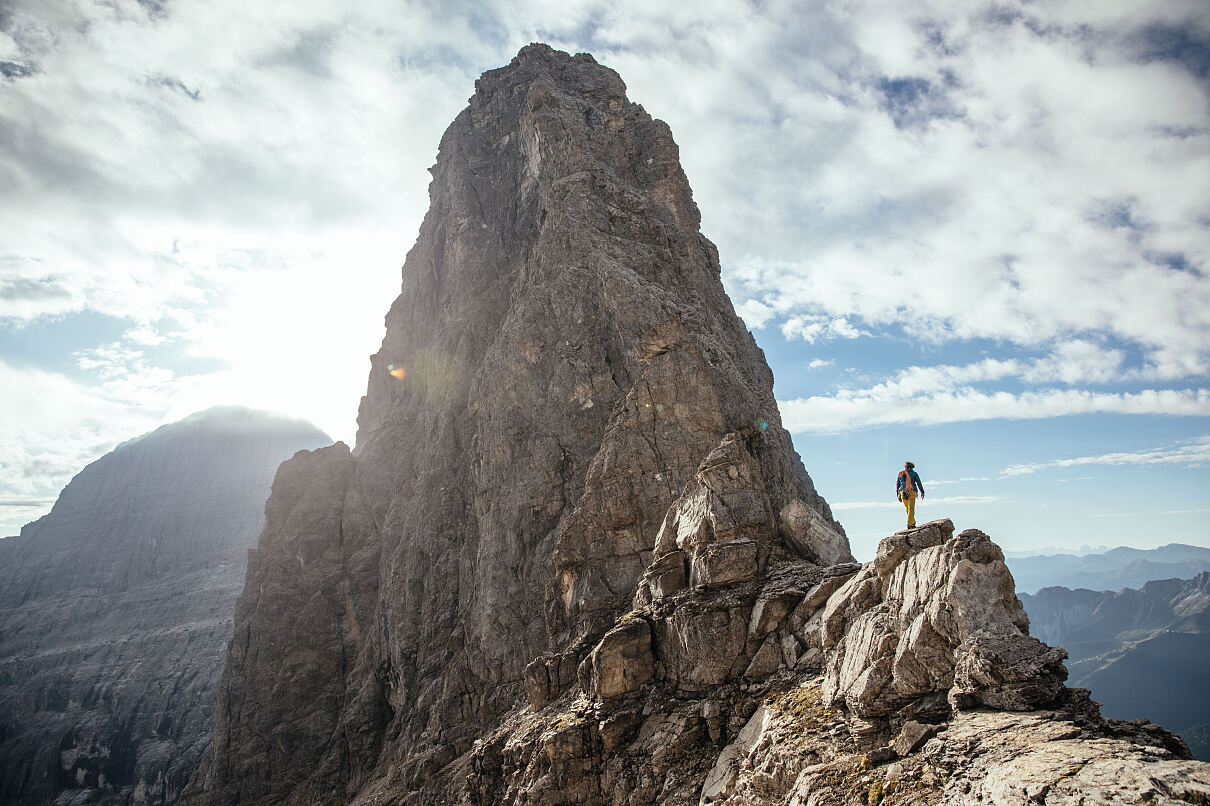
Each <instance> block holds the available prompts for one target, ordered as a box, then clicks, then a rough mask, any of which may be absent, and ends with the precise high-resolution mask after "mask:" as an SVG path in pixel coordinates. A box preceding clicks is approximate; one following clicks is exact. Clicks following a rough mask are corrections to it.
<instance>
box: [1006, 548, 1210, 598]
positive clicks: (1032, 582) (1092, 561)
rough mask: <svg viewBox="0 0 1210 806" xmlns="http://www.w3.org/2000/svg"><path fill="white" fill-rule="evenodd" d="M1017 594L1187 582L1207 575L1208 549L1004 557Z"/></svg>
mask: <svg viewBox="0 0 1210 806" xmlns="http://www.w3.org/2000/svg"><path fill="white" fill-rule="evenodd" d="M1006 561H1007V562H1008V567H1009V569H1011V570H1012V572H1013V578H1014V579H1015V580H1016V581H1017V590H1018V591H1022V592H1024V593H1035V592H1037V591H1038V590H1040V589H1042V588H1048V587H1056V586H1058V587H1064V588H1071V589H1072V590H1075V589H1078V588H1085V589H1087V590H1115V591H1116V590H1121V589H1122V588H1139V587H1142V586H1143V585H1144V584H1146V583H1147V582H1151V581H1152V580H1159V579H1191V578H1193V577H1195V576H1197V575H1198V574H1200V573H1202V572H1203V571H1210V548H1202V547H1200V546H1188V545H1184V544H1182V543H1170V544H1168V545H1166V546H1160V547H1159V548H1154V549H1135V548H1130V547H1128V546H1121V547H1118V548H1114V549H1110V550H1108V551H1105V552H1101V553H1098V554H1082V555H1074V554H1048V555H1025V556H1012V555H1009V556H1008V557H1006Z"/></svg>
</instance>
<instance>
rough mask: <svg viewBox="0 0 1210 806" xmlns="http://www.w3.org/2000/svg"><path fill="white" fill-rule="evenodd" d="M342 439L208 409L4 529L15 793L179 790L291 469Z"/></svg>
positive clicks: (6, 720)
mask: <svg viewBox="0 0 1210 806" xmlns="http://www.w3.org/2000/svg"><path fill="white" fill-rule="evenodd" d="M327 441H328V439H327V437H326V436H324V435H323V434H322V433H321V432H319V431H317V430H316V429H315V428H314V427H312V426H310V425H307V424H305V423H298V422H294V421H289V420H284V419H281V418H277V417H273V416H270V415H265V414H261V413H258V412H251V411H247V410H242V409H216V410H211V411H208V412H203V413H202V414H200V415H195V416H194V417H192V418H190V419H188V420H185V421H182V422H180V423H176V424H173V425H169V426H165V427H164V428H161V429H159V430H158V431H156V432H154V433H151V434H148V435H146V436H143V437H140V438H138V439H136V440H132V441H130V442H127V443H125V444H123V445H121V446H119V447H118V448H116V449H114V450H113V451H112V452H111V453H109V454H106V455H105V456H104V457H102V458H101V459H98V460H97V461H96V462H93V463H92V464H90V465H89V466H88V467H86V468H85V469H84V470H83V471H81V472H80V473H79V475H77V476H76V477H75V478H74V479H73V480H72V482H71V483H70V484H68V485H67V487H65V488H64V490H63V492H62V494H61V495H60V496H59V499H58V501H57V502H56V504H55V506H54V509H52V511H51V512H50V513H49V514H48V515H46V516H45V517H43V518H41V519H39V520H37V521H35V522H34V523H31V524H29V525H28V526H26V527H25V528H24V529H23V530H22V532H21V535H20V536H19V537H12V538H7V539H5V540H0V803H2V804H4V806H17V804H20V805H21V806H35V805H37V806H41V804H48V803H52V802H54V803H73V804H74V803H81V804H82V803H91V804H106V805H107V806H118V805H119V804H122V805H123V806H124V805H125V804H169V803H173V802H174V801H175V800H176V798H177V796H178V795H179V794H180V791H181V789H182V788H183V787H184V785H185V783H186V781H188V779H189V776H190V775H191V774H192V773H193V771H194V769H195V768H196V767H197V765H198V762H199V761H200V760H201V757H202V754H203V752H204V751H205V749H206V746H207V744H208V742H209V739H210V732H211V727H212V725H213V721H214V709H213V703H214V697H215V693H216V689H217V687H218V681H219V675H220V672H221V670H222V654H223V647H224V645H225V643H226V642H227V640H228V639H229V637H230V634H231V625H232V621H231V611H232V608H233V605H234V603H235V599H236V597H237V596H238V594H239V591H240V586H241V585H242V581H243V577H244V567H245V564H246V556H247V550H248V548H249V547H250V546H252V545H253V544H254V542H255V540H256V536H257V534H258V532H259V531H260V526H261V521H262V517H263V515H262V513H263V511H264V502H265V498H266V497H267V496H268V494H269V485H270V482H271V481H272V478H273V473H274V470H275V468H276V467H277V465H278V464H279V463H280V462H281V461H282V460H283V459H285V458H287V457H289V456H290V455H291V454H292V453H294V452H295V451H298V450H301V449H305V448H312V447H315V446H317V445H321V444H323V443H325V442H327Z"/></svg>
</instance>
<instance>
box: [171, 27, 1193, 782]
mask: <svg viewBox="0 0 1210 806" xmlns="http://www.w3.org/2000/svg"><path fill="white" fill-rule="evenodd" d="M624 89H625V88H624V85H623V84H622V82H621V80H620V79H619V78H618V76H617V75H616V74H615V73H613V72H612V71H610V70H608V69H606V68H604V67H601V66H600V65H598V64H597V63H596V62H595V61H594V60H593V59H592V58H591V57H589V56H587V55H584V54H581V55H577V56H574V57H573V56H568V55H567V54H564V53H559V52H556V51H553V50H551V49H550V48H547V47H545V46H542V45H531V46H529V47H526V48H524V49H523V50H522V51H521V52H520V54H518V56H517V58H516V59H514V60H513V62H512V63H511V64H510V65H509V66H508V67H505V68H502V69H500V70H494V71H491V72H488V73H486V74H485V75H484V76H483V77H482V78H481V79H480V80H479V82H478V84H477V87H476V92H475V95H474V96H473V97H472V98H471V101H470V106H469V107H468V108H467V109H466V110H465V111H464V112H463V113H462V114H460V115H459V116H458V118H457V119H456V120H455V121H454V123H453V124H452V125H451V126H450V128H449V130H448V131H447V132H446V134H445V136H444V138H443V139H442V143H441V148H440V153H439V155H438V159H437V164H436V166H435V167H434V168H433V169H432V170H433V176H434V179H433V183H432V185H431V186H430V198H431V207H430V210H429V213H428V215H427V216H426V218H425V221H424V223H423V225H422V227H421V231H420V237H419V239H418V241H417V244H416V246H415V247H414V248H413V249H412V251H411V252H410V253H409V255H408V258H407V261H406V263H405V265H404V268H403V293H402V294H401V296H400V297H399V298H398V299H397V300H396V302H395V304H394V305H393V306H392V308H391V310H390V313H389V314H388V316H387V334H386V337H385V339H384V341H383V346H382V349H381V351H380V352H379V353H378V354H377V355H376V356H374V358H373V360H372V374H371V378H370V382H369V388H368V391H367V394H366V396H365V398H364V399H363V400H362V405H361V412H360V417H359V433H358V440H357V447H356V449H355V450H354V451H353V452H352V453H351V454H350V453H349V452H347V451H346V450H344V449H343V448H342V447H341V446H337V447H334V448H330V449H327V450H325V451H320V452H317V453H314V454H307V455H303V456H300V457H297V458H296V459H294V460H292V461H290V462H288V463H286V464H285V465H283V467H282V469H281V471H280V472H279V475H278V479H277V481H276V483H275V485H274V491H273V496H272V498H271V499H270V501H269V504H268V507H267V513H268V514H267V520H266V525H265V530H264V533H263V534H262V536H261V539H260V542H259V544H258V548H257V550H256V552H255V554H254V556H253V560H252V562H251V563H250V564H249V569H248V578H247V583H246V586H245V589H244V593H243V594H242V595H241V597H240V601H239V605H238V607H237V613H236V623H235V629H234V637H233V639H232V643H231V649H230V652H229V653H228V661H227V667H226V669H225V671H224V675H223V682H222V684H221V686H220V691H219V695H218V705H217V713H216V724H215V735H214V743H213V753H212V755H211V756H210V757H209V758H208V759H207V760H206V761H205V762H203V765H202V766H201V768H199V771H198V773H197V774H196V775H195V777H194V778H193V780H192V781H191V782H190V785H189V787H188V788H187V790H186V792H185V793H184V794H183V795H182V798H181V800H180V803H181V804H183V806H235V805H236V804H300V805H301V804H358V805H359V806H369V805H370V804H375V805H376V806H384V805H385V804H460V803H461V804H537V803H542V804H552V805H553V804H573V803H574V804H617V805H618V806H621V805H622V804H628V805H629V806H638V804H654V803H661V804H699V803H721V802H731V803H784V802H795V803H808V802H809V803H816V804H823V803H828V804H831V803H863V804H868V803H877V802H880V800H881V799H882V798H883V794H884V793H883V792H874V793H873V794H871V793H872V790H871V786H873V784H874V780H873V778H869V779H867V780H865V781H862V780H860V779H859V778H852V777H851V776H850V773H852V772H853V768H855V767H857V766H860V768H861V769H860V771H859V772H857V773H854V774H855V775H867V774H868V773H867V771H868V770H871V769H873V768H874V767H875V766H877V765H879V764H885V763H887V762H890V761H892V760H894V759H897V758H899V756H900V755H902V759H900V760H899V761H898V762H896V763H898V764H900V774H901V775H902V776H904V780H912V781H917V782H923V781H924V780H925V775H926V773H927V775H930V776H932V778H931V779H928V780H929V781H931V783H928V784H924V783H922V784H921V788H920V791H921V792H922V793H924V792H927V793H930V794H929V795H928V797H931V798H932V799H931V800H928V799H925V795H921V798H922V799H917V800H915V801H910V802H919V803H925V802H929V803H933V802H938V801H939V800H940V799H942V798H949V799H950V802H958V801H955V800H954V798H958V797H961V796H960V795H958V794H954V793H957V792H961V793H963V795H965V794H966V793H971V792H983V791H984V790H977V789H976V787H978V786H985V784H984V783H982V782H983V781H984V779H985V778H987V777H989V776H990V775H991V772H988V773H987V774H986V775H984V776H983V777H980V775H979V770H981V769H986V770H989V771H990V770H994V769H999V767H996V766H995V765H999V764H1014V763H1016V759H1018V758H1019V757H1020V752H1017V751H1022V752H1023V750H1024V748H1025V747H1026V742H1027V736H1028V734H1029V731H1030V730H1032V729H1033V726H1040V727H1039V728H1038V730H1039V733H1038V734H1037V736H1038V737H1043V736H1045V741H1055V742H1060V741H1073V742H1075V744H1074V745H1063V746H1061V747H1060V748H1059V749H1058V750H1056V755H1048V756H1046V760H1045V763H1044V764H1043V763H1042V762H1039V765H1036V766H1038V769H1043V767H1045V771H1044V772H1039V773H1038V776H1037V777H1038V780H1039V781H1048V780H1052V779H1053V780H1054V781H1055V782H1056V783H1055V784H1054V785H1053V786H1052V789H1051V790H1046V791H1054V792H1055V793H1060V792H1065V791H1066V790H1064V789H1062V787H1063V786H1066V784H1063V783H1062V782H1061V781H1059V779H1060V778H1064V777H1067V778H1070V777H1072V775H1073V774H1074V773H1073V769H1074V767H1073V765H1075V764H1077V763H1083V762H1076V761H1072V759H1074V758H1077V757H1079V758H1085V757H1087V759H1089V761H1088V762H1087V764H1088V766H1089V772H1088V773H1086V776H1087V780H1088V781H1094V780H1095V781H1096V782H1097V783H1096V785H1097V786H1100V785H1101V783H1102V782H1103V783H1104V784H1105V786H1106V787H1112V785H1113V782H1111V781H1110V780H1109V776H1108V775H1106V774H1103V772H1104V770H1106V769H1109V767H1107V766H1106V767H1098V768H1096V770H1095V771H1094V770H1093V769H1092V767H1093V764H1094V762H1095V763H1100V762H1099V761H1097V760H1098V759H1104V760H1106V761H1105V763H1106V764H1107V765H1111V764H1117V765H1118V766H1119V767H1121V768H1122V769H1128V770H1129V771H1130V772H1129V775H1122V776H1118V779H1117V780H1119V781H1130V782H1132V783H1130V784H1129V786H1130V787H1134V788H1130V789H1125V788H1124V789H1122V790H1121V791H1122V792H1129V793H1130V794H1131V795H1132V796H1133V794H1135V793H1136V791H1137V792H1138V793H1142V790H1141V789H1139V788H1138V787H1135V783H1138V782H1142V781H1144V780H1146V781H1155V780H1161V779H1162V782H1163V784H1162V785H1163V787H1166V788H1165V789H1162V792H1163V793H1164V796H1165V797H1179V796H1181V795H1180V793H1181V792H1194V793H1203V794H1205V795H1210V789H1206V784H1207V783H1208V782H1210V778H1207V774H1206V770H1207V768H1206V767H1205V766H1204V765H1197V764H1196V763H1194V762H1189V761H1187V760H1185V759H1187V756H1188V751H1187V749H1186V748H1185V747H1184V746H1183V744H1182V743H1181V742H1180V740H1179V739H1177V738H1176V737H1174V736H1172V735H1171V734H1168V733H1167V732H1166V731H1163V730H1161V729H1158V728H1155V727H1154V726H1143V725H1136V726H1126V727H1122V726H1120V725H1115V724H1114V723H1110V722H1106V721H1104V720H1101V719H1100V717H1099V716H1098V715H1097V714H1096V708H1095V706H1094V705H1093V704H1091V703H1090V702H1089V701H1088V700H1087V698H1086V696H1082V695H1081V694H1080V693H1079V692H1072V691H1069V690H1068V689H1066V688H1065V687H1064V686H1063V684H1062V681H1063V677H1064V674H1065V672H1064V669H1063V665H1062V659H1063V653H1062V650H1057V649H1053V648H1051V647H1048V646H1046V645H1044V644H1041V643H1040V642H1038V641H1037V640H1035V639H1033V638H1031V637H1029V635H1028V622H1027V620H1026V619H1025V616H1024V613H1023V611H1022V609H1021V604H1020V601H1019V600H1018V599H1017V598H1016V596H1015V595H1014V594H1013V585H1012V579H1011V576H1010V575H1009V573H1008V571H1007V569H1006V567H1005V566H1004V563H1003V557H1002V555H1001V553H1000V551H999V549H998V548H996V546H995V545H994V544H993V543H992V542H991V541H990V540H989V539H988V538H987V536H986V535H983V534H982V533H980V532H977V531H968V532H964V533H962V534H960V535H958V536H954V535H953V526H952V524H949V523H948V522H935V523H932V524H926V525H925V526H924V527H921V528H920V529H915V530H910V531H907V532H903V533H899V534H896V535H893V536H892V537H890V538H888V539H887V540H886V541H884V542H883V544H882V546H881V548H880V550H879V555H878V558H877V559H876V560H874V561H873V562H871V563H867V564H865V565H858V564H857V563H856V562H854V561H853V558H852V556H851V555H850V553H849V549H848V543H847V539H846V538H845V536H844V531H843V529H842V528H841V527H840V525H839V524H837V523H836V522H835V520H834V519H833V518H832V515H831V512H830V510H829V508H828V505H827V503H826V502H825V501H824V500H823V499H822V498H821V497H820V495H819V494H818V493H817V492H816V490H815V489H814V486H813V485H812V483H811V480H810V478H809V477H808V476H807V474H806V471H805V469H804V468H803V465H802V463H801V462H800V461H799V458H798V456H797V454H796V453H795V452H794V449H793V446H792V445H791V442H790V438H789V435H788V434H787V433H786V432H785V431H784V430H783V429H782V427H781V425H780V421H779V419H778V413H777V406H776V403H775V401H774V399H773V395H772V377H771V375H770V373H769V370H768V367H767V365H766V364H765V362H764V358H763V356H762V354H761V352H760V350H759V349H758V348H757V347H756V345H755V343H754V341H753V339H752V337H751V335H750V334H749V333H748V332H747V330H746V329H745V328H744V326H743V324H742V323H741V322H740V320H739V319H738V318H737V317H736V316H735V314H734V311H733V309H732V307H731V304H730V301H729V300H728V299H727V297H726V295H725V293H724V292H723V289H722V285H721V283H720V279H719V263H718V255H717V253H716V251H715V249H714V247H713V245H711V244H710V242H709V241H707V240H706V239H705V238H704V237H702V235H701V234H700V233H699V232H698V224H699V217H698V212H697V209H696V207H695V206H694V204H693V201H692V197H691V194H690V191H689V186H688V184H687V182H686V180H685V177H684V174H683V173H682V171H681V169H680V166H679V163H678V159H677V151H676V146H675V144H674V143H673V141H672V137H671V134H670V133H669V131H668V128H667V126H665V125H664V124H662V123H660V122H659V121H656V120H652V119H651V118H650V117H649V116H648V115H647V114H646V113H645V112H644V111H643V110H642V109H641V108H640V107H638V106H637V105H635V104H633V103H630V102H629V101H628V100H627V99H626V97H625V94H624ZM1039 709H1044V710H1039ZM1005 715H1007V716H1005ZM1004 718H1007V719H1016V720H1018V722H1016V723H1013V724H1015V725H1019V726H1020V727H1019V730H1018V729H1014V732H1013V733H1014V735H1018V736H1019V737H1020V741H1021V742H1022V744H1020V745H1019V746H1017V750H1014V749H1013V746H1011V745H1010V744H1004V743H1003V742H1001V743H999V744H997V741H999V740H998V739H997V738H996V735H995V733H996V732H995V727H994V725H995V724H997V723H995V720H997V719H1004ZM981 719H986V720H991V721H987V722H980V721H979V720H981ZM971 720H973V721H971ZM968 722H969V724H970V728H969V730H968V729H967V727H965V726H967V725H968ZM1050 723H1056V724H1057V723H1065V724H1067V723H1069V726H1068V727H1065V728H1061V729H1059V730H1058V731H1057V732H1056V731H1054V730H1051V729H1050V728H1049V727H1047V726H1048V725H1049V724H1050ZM960 726H962V727H960ZM962 731H967V733H965V734H964V733H962ZM1072 731H1075V733H1072ZM947 734H952V735H955V736H957V735H959V734H961V735H963V736H964V737H965V738H963V739H962V743H961V744H951V743H949V742H948V740H947V738H946V736H947ZM981 737H983V738H981ZM1090 739H1091V741H1090ZM981 741H986V743H987V745H986V746H987V747H988V751H987V753H986V754H984V755H985V757H984V758H983V760H982V761H980V760H978V759H972V758H969V757H966V756H964V755H963V752H964V749H965V748H969V747H971V746H974V745H972V742H981ZM1039 741H1040V742H1041V741H1042V739H1041V738H1039ZM1115 741H1116V742H1118V744H1114V745H1112V746H1111V745H1110V744H1097V742H1115ZM938 748H940V749H938ZM1070 748H1074V750H1072V753H1071V754H1069V755H1066V756H1063V755H1062V754H1061V753H1059V751H1060V750H1061V751H1062V752H1064V753H1066V752H1067V751H1068V750H1069V749H1070ZM1081 754H1083V755H1081ZM925 756H927V758H929V759H933V760H932V761H930V762H929V764H931V766H929V767H928V768H927V769H925V768H924V766H923V765H924V762H923V761H921V758H922V757H925ZM1153 762H1154V763H1159V764H1160V765H1161V766H1157V767H1155V768H1154V769H1155V770H1156V772H1155V774H1154V775H1153V774H1152V772H1151V770H1152V768H1151V767H1147V766H1146V765H1147V764H1150V763H1153ZM980 763H986V765H987V766H986V768H981V767H979V766H978V765H979V764H980ZM1045 765H1049V766H1045ZM829 770H831V771H829ZM880 775H881V773H880ZM1006 775H1007V774H1006ZM882 780H884V778H879V781H882ZM1014 780H1015V779H1014ZM956 782H961V783H956ZM1091 785H1092V784H1090V786H1091ZM951 786H953V787H958V788H957V789H953V788H947V787H951ZM1123 786H1126V784H1123ZM1140 786H1141V784H1140ZM1155 786H1156V787H1158V786H1160V784H1155ZM985 788H986V787H985ZM987 791H988V792H989V793H990V794H988V796H987V797H988V798H989V799H990V802H996V803H1010V802H1011V803H1018V802H1021V803H1023V802H1025V801H1023V800H1020V799H1018V800H1012V798H1015V797H1017V795H1016V794H1010V795H1005V796H1004V797H1001V796H1000V795H999V794H997V793H999V792H1000V791H1001V790H1000V789H994V788H993V789H988V790H987ZM1005 791H1008V790H1005ZM1105 791H1106V792H1108V791H1110V790H1109V789H1106V790H1105ZM1156 791H1161V790H1160V789H1157V790H1156ZM1013 792H1014V793H1015V790H1013ZM1039 793H1041V797H1042V800H1043V801H1045V798H1046V797H1048V796H1047V795H1046V792H1043V791H1042V790H1041V789H1039V790H1036V791H1034V790H1031V794H1030V795H1029V797H1033V798H1034V799H1035V801H1037V800H1038V796H1039ZM1140 796H1142V794H1140ZM996 798H1000V799H999V800H996ZM1005 798H1007V799H1005ZM903 802H909V801H903ZM1047 802H1053V803H1058V802H1066V801H1060V800H1059V799H1058V795H1056V798H1055V799H1054V800H1051V801H1047Z"/></svg>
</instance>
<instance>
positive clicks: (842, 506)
mask: <svg viewBox="0 0 1210 806" xmlns="http://www.w3.org/2000/svg"><path fill="white" fill-rule="evenodd" d="M929 483H930V484H932V483H933V482H929ZM1003 500H1004V499H1003V498H1001V497H1000V496H998V495H953V496H949V497H946V496H940V497H937V498H933V497H931V496H928V497H925V499H924V500H923V501H921V502H920V503H919V504H918V505H917V506H921V507H923V506H974V505H982V504H994V503H996V502H998V501H1003ZM831 506H832V509H833V510H834V511H837V512H844V511H846V510H853V509H903V504H902V503H900V502H899V501H841V502H840V503H837V504H832V505H831Z"/></svg>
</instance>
